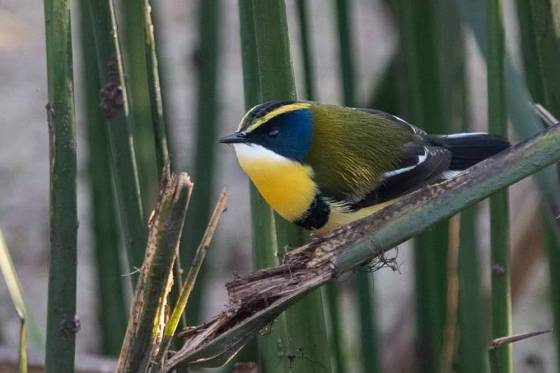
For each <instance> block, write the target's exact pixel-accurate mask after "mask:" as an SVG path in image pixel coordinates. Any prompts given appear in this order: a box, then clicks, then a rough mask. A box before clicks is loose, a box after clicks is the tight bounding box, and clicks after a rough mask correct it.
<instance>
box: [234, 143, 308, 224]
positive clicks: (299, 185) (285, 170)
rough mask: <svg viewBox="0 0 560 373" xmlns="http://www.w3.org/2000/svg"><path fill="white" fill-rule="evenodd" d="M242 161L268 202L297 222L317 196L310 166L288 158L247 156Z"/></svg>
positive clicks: (241, 158)
mask: <svg viewBox="0 0 560 373" xmlns="http://www.w3.org/2000/svg"><path fill="white" fill-rule="evenodd" d="M238 160H239V164H240V165H241V168H242V169H243V171H245V173H246V174H247V175H248V176H249V178H250V179H251V180H252V181H253V183H254V184H255V186H256V187H257V189H258V191H259V193H260V194H261V195H262V196H263V198H264V199H265V200H266V202H267V203H268V204H269V205H270V206H271V207H272V208H273V209H274V210H276V212H278V214H280V216H282V217H283V218H284V219H286V220H288V221H291V222H293V221H297V220H298V219H299V218H301V217H302V216H303V214H304V213H305V212H306V211H307V209H308V208H309V206H310V205H311V203H312V202H313V199H314V198H315V193H316V190H317V188H316V185H315V182H314V181H313V179H312V178H311V176H312V171H311V169H310V167H309V166H304V165H302V164H300V163H298V162H294V161H290V160H288V159H281V160H279V159H270V158H267V157H259V158H254V157H252V158H247V157H243V156H240V154H238Z"/></svg>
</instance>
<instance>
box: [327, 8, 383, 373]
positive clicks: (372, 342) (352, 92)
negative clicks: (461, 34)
mask: <svg viewBox="0 0 560 373" xmlns="http://www.w3.org/2000/svg"><path fill="white" fill-rule="evenodd" d="M336 20H337V29H338V56H339V65H340V66H339V69H340V77H341V83H342V93H343V101H344V105H346V106H356V105H357V102H356V101H357V100H356V77H355V58H354V57H355V55H356V50H355V49H354V48H352V27H351V25H352V18H351V1H350V0H336ZM356 282H357V302H358V314H359V320H360V328H359V331H360V346H361V352H362V359H361V366H362V371H363V372H378V371H379V365H380V364H379V357H378V351H377V328H376V323H375V318H374V310H373V308H374V306H373V303H374V296H375V293H374V287H373V277H372V274H371V273H368V272H365V271H361V272H358V273H357V274H356ZM328 286H331V287H332V286H334V285H333V284H331V285H328ZM333 293H334V292H330V293H329V296H330V297H332V296H333ZM329 305H336V300H332V299H330V300H329ZM330 311H331V314H334V315H335V316H336V317H339V316H338V309H337V308H335V307H331V308H330ZM333 319H335V318H333ZM335 321H336V320H335ZM338 323H339V321H338V322H337V323H336V324H338ZM336 324H335V325H333V326H332V327H333V328H334V327H336ZM333 335H336V334H335V333H333ZM336 345H337V342H335V346H336ZM339 348H340V347H339ZM335 353H336V355H335V356H336V358H337V360H338V359H341V360H342V357H343V353H342V351H335ZM343 363H344V361H341V362H340V363H337V365H341V364H343Z"/></svg>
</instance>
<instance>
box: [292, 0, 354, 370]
mask: <svg viewBox="0 0 560 373" xmlns="http://www.w3.org/2000/svg"><path fill="white" fill-rule="evenodd" d="M308 2H309V1H308V0H298V1H297V11H298V24H299V31H300V46H301V54H302V57H303V70H304V81H305V98H306V99H307V100H312V101H313V100H315V99H316V98H315V71H314V69H313V60H312V55H313V53H312V52H313V51H312V45H311V41H310V38H311V34H310V32H309V24H308V18H309V15H308ZM323 294H324V297H325V298H326V300H327V310H328V316H329V317H328V327H329V331H330V338H329V341H330V342H331V345H332V346H331V349H332V352H333V354H334V357H333V359H332V360H333V363H334V365H335V371H336V372H344V371H345V368H344V366H345V364H344V352H343V347H342V346H343V345H344V343H343V336H342V333H341V330H340V312H339V306H338V293H337V287H336V284H329V285H327V286H326V291H325V292H324V293H323Z"/></svg>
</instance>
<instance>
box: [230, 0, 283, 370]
mask: <svg viewBox="0 0 560 373" xmlns="http://www.w3.org/2000/svg"><path fill="white" fill-rule="evenodd" d="M239 20H240V25H241V27H240V37H241V54H242V62H243V86H244V92H245V108H246V109H247V110H249V109H250V108H251V107H253V106H254V105H256V104H258V103H259V91H260V88H259V73H258V69H257V53H256V48H257V46H256V34H255V15H254V10H253V1H252V0H239ZM250 193H251V220H252V242H253V260H254V263H255V266H256V267H257V268H266V267H270V266H274V265H278V263H279V260H278V257H277V256H276V253H277V250H278V244H277V240H276V227H275V224H274V212H273V211H272V209H271V208H270V206H268V204H267V203H266V202H265V200H264V199H263V198H262V197H261V195H260V194H259V192H258V191H257V189H256V188H255V187H254V186H253V185H252V184H251V185H250ZM288 339H289V338H288V331H287V324H286V317H285V314H281V315H280V316H279V317H278V318H277V319H276V320H275V321H274V323H272V325H271V326H270V333H269V334H268V335H266V336H260V337H259V338H258V350H259V362H260V364H261V367H262V369H264V370H265V371H266V372H267V373H268V372H271V373H283V372H288V371H289V367H290V365H289V361H288V359H286V356H287V354H288V349H289V346H288V343H289V341H288Z"/></svg>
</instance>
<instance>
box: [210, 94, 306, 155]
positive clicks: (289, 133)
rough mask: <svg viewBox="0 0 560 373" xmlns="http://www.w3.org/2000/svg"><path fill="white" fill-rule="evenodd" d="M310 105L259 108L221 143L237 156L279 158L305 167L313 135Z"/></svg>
mask: <svg viewBox="0 0 560 373" xmlns="http://www.w3.org/2000/svg"><path fill="white" fill-rule="evenodd" d="M311 105H312V104H311V103H310V102H301V101H271V102H266V103H264V104H260V105H257V106H255V107H254V108H252V109H251V110H249V111H248V112H247V114H245V116H244V117H243V119H242V120H241V123H240V125H239V128H238V129H237V131H235V132H234V133H232V134H230V135H227V136H225V137H222V138H221V139H220V142H221V143H225V144H233V145H234V146H235V150H236V152H237V154H238V156H240V155H241V154H244V155H248V154H251V155H252V156H255V157H266V158H273V157H276V158H278V157H280V158H278V159H279V160H280V159H281V158H284V159H287V160H290V161H296V162H299V163H303V161H304V159H305V156H306V155H307V153H308V152H309V149H310V148H311V140H312V135H313V118H312V113H311V110H310V108H311Z"/></svg>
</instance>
